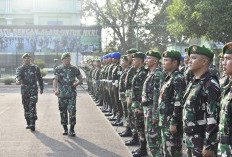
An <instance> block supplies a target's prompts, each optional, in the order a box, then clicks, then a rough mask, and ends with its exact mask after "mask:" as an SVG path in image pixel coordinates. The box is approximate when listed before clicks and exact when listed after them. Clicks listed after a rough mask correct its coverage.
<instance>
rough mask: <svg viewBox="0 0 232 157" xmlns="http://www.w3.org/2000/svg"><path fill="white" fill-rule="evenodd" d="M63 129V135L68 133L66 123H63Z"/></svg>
mask: <svg viewBox="0 0 232 157" xmlns="http://www.w3.org/2000/svg"><path fill="white" fill-rule="evenodd" d="M63 128H64V131H63V135H68V127H67V125H63Z"/></svg>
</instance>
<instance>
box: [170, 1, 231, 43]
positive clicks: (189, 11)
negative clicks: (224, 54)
mask: <svg viewBox="0 0 232 157" xmlns="http://www.w3.org/2000/svg"><path fill="white" fill-rule="evenodd" d="M168 13H169V18H170V20H171V24H170V25H169V26H168V30H169V31H170V32H171V33H172V34H175V35H176V36H178V37H181V36H182V35H184V36H186V37H188V38H193V37H198V38H200V37H203V36H205V37H206V38H207V39H211V40H214V41H219V42H222V43H224V44H225V43H227V42H229V41H231V39H232V37H231V34H232V25H231V23H232V18H231V17H230V16H229V15H232V1H231V0H194V1H193V0H173V3H172V5H170V6H169V7H168Z"/></svg>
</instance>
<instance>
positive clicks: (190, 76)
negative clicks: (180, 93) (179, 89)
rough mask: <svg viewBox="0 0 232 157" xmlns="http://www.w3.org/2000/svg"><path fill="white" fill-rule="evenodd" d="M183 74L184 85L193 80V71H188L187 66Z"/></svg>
mask: <svg viewBox="0 0 232 157" xmlns="http://www.w3.org/2000/svg"><path fill="white" fill-rule="evenodd" d="M184 76H185V81H186V85H188V84H189V83H190V82H191V81H192V80H193V77H194V73H193V72H192V71H190V70H189V68H188V67H186V70H185V72H184Z"/></svg>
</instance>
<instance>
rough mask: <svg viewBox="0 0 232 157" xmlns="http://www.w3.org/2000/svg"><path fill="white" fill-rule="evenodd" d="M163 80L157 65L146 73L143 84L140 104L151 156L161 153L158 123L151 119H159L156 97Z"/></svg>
mask: <svg viewBox="0 0 232 157" xmlns="http://www.w3.org/2000/svg"><path fill="white" fill-rule="evenodd" d="M163 81H164V77H163V72H162V70H161V68H159V67H157V68H156V69H154V71H152V72H149V73H148V75H147V78H146V80H145V81H144V84H143V92H142V106H143V111H144V123H145V135H146V139H147V144H148V146H149V148H150V151H151V154H152V156H153V157H160V156H161V154H162V153H161V152H162V147H161V143H162V141H161V130H160V127H159V126H158V124H153V123H152V120H159V113H158V110H157V109H158V99H159V94H160V89H161V87H162V84H163Z"/></svg>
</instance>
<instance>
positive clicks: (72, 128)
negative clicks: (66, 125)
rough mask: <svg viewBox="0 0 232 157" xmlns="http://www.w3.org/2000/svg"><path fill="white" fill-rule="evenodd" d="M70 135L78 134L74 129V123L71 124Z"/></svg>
mask: <svg viewBox="0 0 232 157" xmlns="http://www.w3.org/2000/svg"><path fill="white" fill-rule="evenodd" d="M69 135H70V136H73V137H74V136H76V133H75V131H74V125H71V126H70V131H69Z"/></svg>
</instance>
